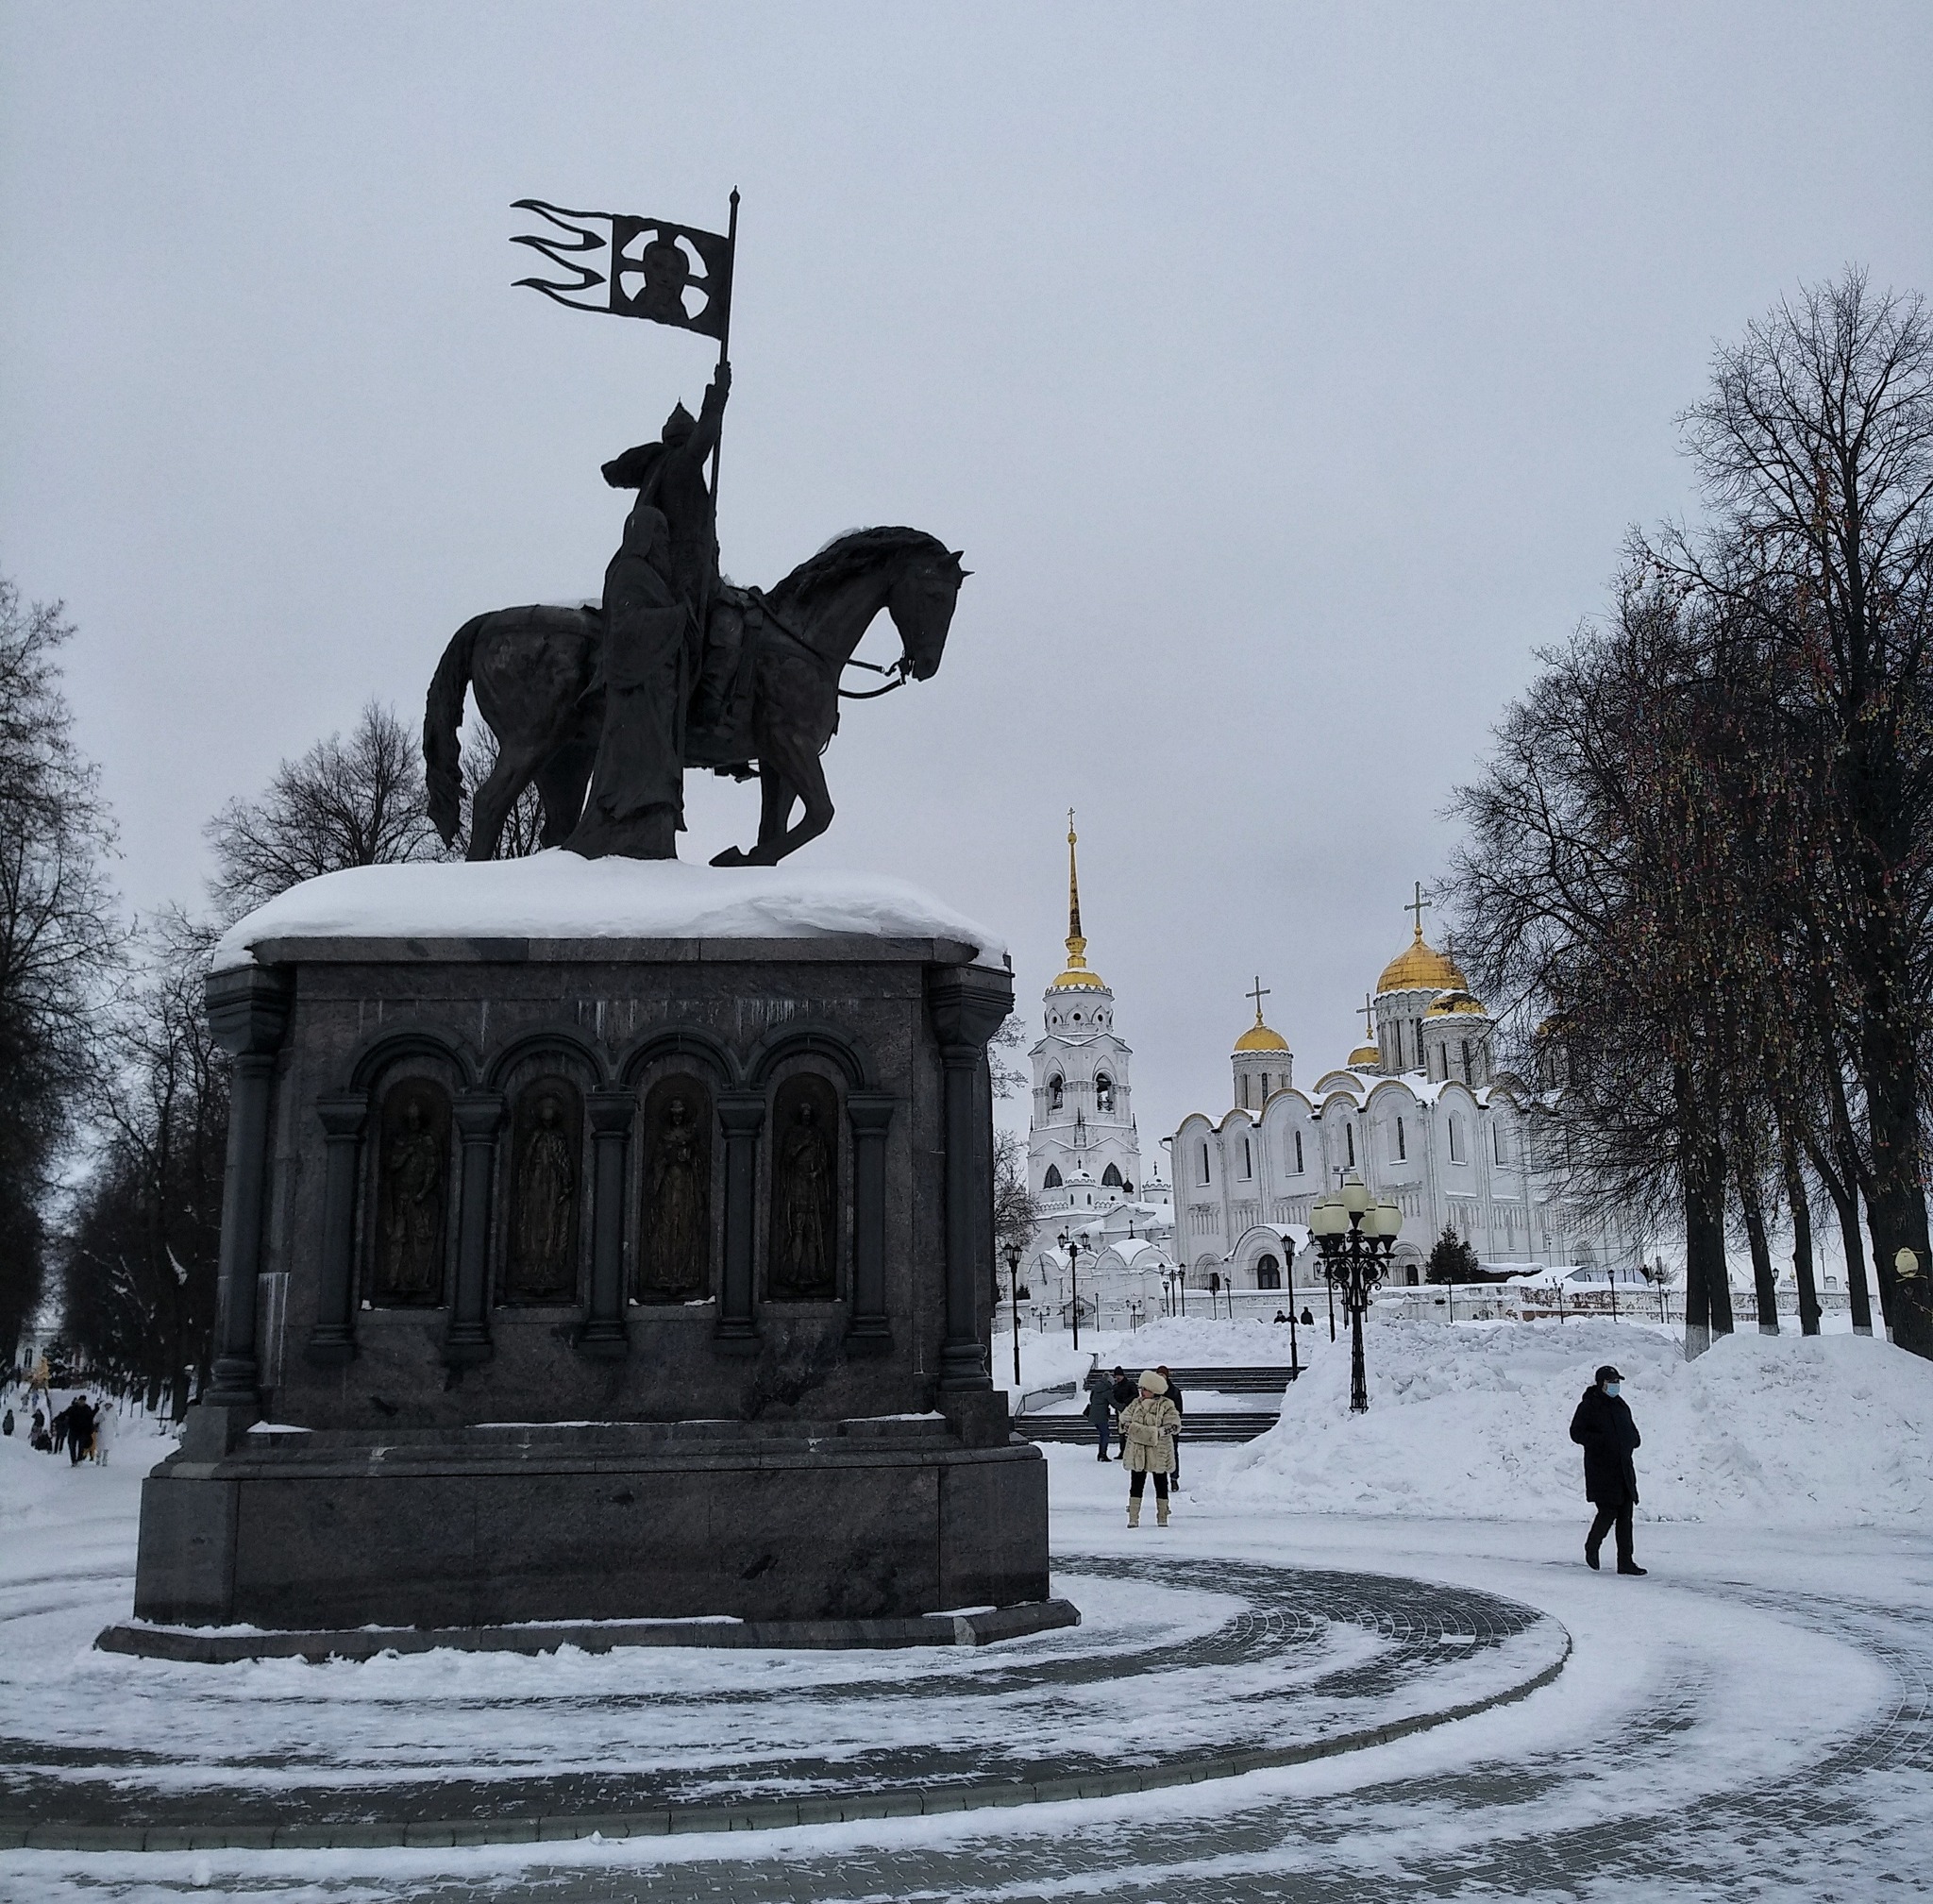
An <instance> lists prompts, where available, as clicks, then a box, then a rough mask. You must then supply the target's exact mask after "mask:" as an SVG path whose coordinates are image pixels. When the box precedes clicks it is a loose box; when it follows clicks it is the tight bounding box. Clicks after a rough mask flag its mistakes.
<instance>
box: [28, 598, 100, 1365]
mask: <svg viewBox="0 0 1933 1904" xmlns="http://www.w3.org/2000/svg"><path fill="white" fill-rule="evenodd" d="M73 632H74V629H73V625H72V624H71V623H70V622H68V621H67V620H66V619H65V617H64V616H63V615H62V613H61V610H60V607H59V604H58V603H53V604H34V605H31V606H29V605H26V604H24V603H23V602H22V601H21V598H20V594H19V591H18V589H17V588H16V587H15V585H14V584H13V583H12V582H11V581H8V580H7V578H6V577H4V576H0V1366H7V1365H9V1364H10V1363H11V1361H12V1359H13V1353H14V1349H15V1346H16V1345H17V1343H18V1341H19V1339H20V1332H21V1330H22V1328H23V1326H24V1325H25V1323H28V1322H29V1321H31V1319H32V1317H33V1315H34V1313H35V1311H36V1309H37V1308H38V1306H39V1304H40V1301H41V1295H42V1286H43V1280H44V1260H45V1259H44V1246H45V1230H44V1221H43V1220H44V1210H45V1204H46V1199H47V1196H48V1194H49V1191H50V1188H51V1177H52V1174H53V1171H54V1169H55V1166H56V1165H57V1163H58V1162H59V1159H60V1157H61V1156H62V1155H63V1154H64V1153H65V1151H66V1150H67V1148H68V1146H69V1143H70V1141H71V1134H72V1131H73V1116H72V1112H73V1108H74V1105H75V1103H76V1098H77V1096H78V1094H79V1093H80V1091H81V1090H82V1089H83V1088H84V1087H85V1084H86V1081H87V1079H88V1076H89V1074H90V1071H91V1068H92V1060H93V1052H94V1044H93V1036H92V1034H93V1029H94V1027H93V1008H94V1005H95V1003H96V1002H97V1000H98V998H99V995H100V991H101V988H102V985H103V981H104V980H105V979H106V977H107V975H108V974H109V972H110V971H111V970H112V969H113V968H114V966H115V963H116V961H117V960H118V958H119V956H120V952H121V947H122V934H121V931H120V928H119V926H118V924H117V922H116V919H115V916H114V906H113V900H112V895H111V893H110V892H109V887H108V884H107V879H106V876H105V873H104V871H103V867H104V862H105V860H106V858H107V856H108V855H109V853H110V852H111V851H112V848H113V840H114V829H113V824H112V821H111V820H110V819H109V816H108V812H107V808H106V806H105V804H104V802H103V801H102V800H101V797H100V787H99V781H98V775H97V771H96V769H95V767H93V766H92V763H90V762H89V761H87V760H86V759H85V758H84V757H83V756H82V755H81V753H80V752H79V750H77V749H76V746H75V744H74V737H73V716H72V715H71V713H70V711H69V709H68V706H67V699H66V695H65V693H64V691H63V689H62V686H61V681H60V668H59V649H60V648H61V645H62V644H63V643H64V642H66V641H67V640H68V639H69V638H70V637H71V636H72V634H73Z"/></svg>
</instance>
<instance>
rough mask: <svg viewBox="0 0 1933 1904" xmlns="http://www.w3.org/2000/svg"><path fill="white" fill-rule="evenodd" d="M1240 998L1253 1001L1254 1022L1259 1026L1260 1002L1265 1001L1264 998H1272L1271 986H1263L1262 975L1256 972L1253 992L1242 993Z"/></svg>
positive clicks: (1260, 1016) (1260, 1018)
mask: <svg viewBox="0 0 1933 1904" xmlns="http://www.w3.org/2000/svg"><path fill="white" fill-rule="evenodd" d="M1242 996H1243V997H1244V998H1248V999H1253V1000H1254V1002H1255V1022H1256V1023H1257V1024H1260V1023H1261V1022H1262V1001H1263V1000H1264V999H1266V998H1269V997H1272V996H1273V987H1271V986H1265V985H1264V984H1263V983H1262V974H1261V973H1260V972H1257V973H1256V974H1255V988H1254V990H1253V991H1248V992H1244V993H1243V994H1242Z"/></svg>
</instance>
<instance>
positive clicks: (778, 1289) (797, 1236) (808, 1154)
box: [767, 1075, 839, 1302]
mask: <svg viewBox="0 0 1933 1904" xmlns="http://www.w3.org/2000/svg"><path fill="white" fill-rule="evenodd" d="M837 1111H838V1099H837V1096H836V1094H835V1093H834V1092H833V1090H832V1086H831V1085H829V1084H828V1083H827V1082H826V1080H825V1079H823V1078H820V1077H815V1076H811V1075H804V1076H799V1077H795V1078H788V1079H787V1080H786V1081H785V1083H784V1084H783V1085H782V1086H781V1087H780V1089H779V1096H778V1103H777V1106H776V1112H777V1115H776V1116H775V1118H774V1120H773V1122H774V1129H773V1155H772V1215H771V1227H770V1232H769V1238H770V1240H769V1245H768V1247H769V1252H770V1254H769V1262H770V1266H771V1267H770V1274H769V1277H768V1279H767V1280H768V1285H769V1289H770V1293H771V1294H772V1295H773V1296H774V1297H777V1298H779V1299H781V1300H790V1301H794V1302H812V1301H827V1300H830V1299H831V1298H832V1297H834V1296H836V1295H837V1294H838V1293H839V1263H838V1236H839V1146H838V1128H837V1125H836V1123H835V1121H834V1120H835V1118H836V1116H837Z"/></svg>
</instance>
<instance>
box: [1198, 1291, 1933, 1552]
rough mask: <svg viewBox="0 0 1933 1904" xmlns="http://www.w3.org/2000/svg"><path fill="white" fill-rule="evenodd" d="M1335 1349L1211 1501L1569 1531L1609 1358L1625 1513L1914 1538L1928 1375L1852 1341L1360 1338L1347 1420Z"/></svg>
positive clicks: (1465, 1332) (1926, 1510) (1491, 1335)
mask: <svg viewBox="0 0 1933 1904" xmlns="http://www.w3.org/2000/svg"><path fill="white" fill-rule="evenodd" d="M1347 1347H1348V1344H1347V1339H1345V1340H1343V1341H1341V1342H1338V1343H1337V1344H1336V1349H1335V1350H1328V1345H1327V1344H1326V1343H1324V1344H1323V1348H1324V1350H1325V1351H1327V1352H1326V1353H1324V1354H1322V1355H1320V1356H1315V1357H1312V1358H1311V1366H1310V1368H1309V1371H1308V1373H1306V1374H1305V1375H1303V1378H1302V1380H1301V1381H1299V1382H1297V1383H1296V1384H1295V1385H1294V1386H1293V1387H1292V1388H1291V1389H1290V1390H1289V1391H1288V1394H1287V1396H1286V1398H1285V1401H1284V1404H1283V1416H1282V1420H1281V1422H1280V1423H1279V1424H1277V1425H1276V1426H1275V1427H1274V1428H1272V1429H1270V1430H1269V1433H1268V1434H1266V1435H1264V1436H1263V1437H1262V1438H1261V1439H1260V1440H1259V1441H1252V1442H1251V1443H1249V1444H1248V1446H1247V1447H1245V1448H1244V1449H1243V1450H1242V1451H1241V1453H1240V1454H1239V1455H1238V1456H1237V1457H1235V1461H1234V1462H1233V1464H1232V1466H1231V1468H1230V1470H1229V1474H1228V1478H1227V1480H1226V1481H1225V1482H1224V1483H1223V1485H1222V1489H1221V1493H1222V1495H1223V1497H1224V1498H1225V1499H1227V1500H1228V1501H1229V1502H1230V1503H1232V1504H1233V1503H1239V1502H1244V1501H1252V1502H1257V1503H1259V1502H1263V1501H1267V1502H1269V1503H1272V1504H1275V1505H1279V1506H1282V1507H1287V1508H1301V1509H1304V1510H1306V1511H1308V1512H1311V1513H1343V1514H1346V1513H1367V1514H1414V1515H1422V1516H1454V1517H1456V1518H1459V1519H1471V1518H1474V1519H1500V1520H1502V1519H1507V1520H1524V1519H1557V1518H1562V1519H1566V1520H1576V1519H1577V1518H1578V1516H1579V1515H1580V1513H1582V1512H1583V1511H1584V1469H1583V1456H1582V1451H1581V1450H1579V1449H1578V1448H1576V1447H1573V1446H1572V1442H1571V1441H1570V1435H1569V1430H1570V1425H1571V1414H1572V1409H1573V1408H1574V1407H1576V1406H1577V1400H1578V1397H1579V1396H1580V1395H1581V1394H1582V1393H1583V1392H1584V1390H1586V1389H1587V1388H1588V1387H1589V1386H1590V1381H1591V1373H1592V1371H1593V1370H1594V1369H1595V1368H1596V1367H1597V1366H1598V1365H1599V1364H1600V1363H1602V1362H1612V1363H1615V1364H1616V1365H1617V1367H1618V1368H1619V1369H1620V1370H1621V1371H1622V1373H1623V1375H1624V1378H1625V1381H1624V1395H1625V1399H1626V1400H1627V1401H1629V1403H1630V1404H1631V1410H1632V1413H1633V1414H1634V1416H1635V1417H1636V1418H1637V1422H1638V1427H1639V1433H1640V1434H1641V1435H1642V1436H1643V1437H1644V1445H1643V1447H1642V1448H1641V1449H1639V1453H1638V1457H1637V1459H1638V1490H1639V1496H1640V1506H1639V1516H1640V1518H1643V1519H1648V1520H1666V1521H1749V1522H1753V1523H1758V1524H1766V1523H1770V1524H1777V1525H1807V1526H1824V1525H1873V1526H1904V1525H1914V1526H1916V1527H1920V1528H1924V1527H1925V1525H1926V1523H1927V1520H1928V1518H1929V1516H1933V1363H1928V1362H1925V1361H1923V1360H1921V1359H1920V1358H1919V1357H1917V1356H1909V1355H1907V1354H1906V1353H1905V1352H1904V1351H1902V1350H1899V1349H1895V1348H1893V1347H1891V1345H1890V1344H1888V1343H1886V1342H1884V1341H1876V1340H1871V1339H1869V1338H1865V1337H1858V1336H1823V1337H1822V1336H1814V1337H1811V1338H1809V1339H1807V1338H1803V1337H1799V1336H1776V1337H1773V1336H1759V1335H1757V1334H1753V1335H1737V1336H1733V1337H1730V1338H1728V1339H1723V1340H1721V1341H1720V1342H1719V1343H1718V1344H1717V1346H1715V1347H1714V1348H1713V1349H1712V1350H1711V1351H1710V1353H1709V1354H1707V1355H1705V1356H1700V1357H1699V1358H1698V1360H1696V1361H1695V1362H1689V1363H1688V1362H1686V1361H1685V1360H1684V1359H1683V1358H1682V1355H1681V1352H1680V1349H1679V1346H1678V1343H1677V1340H1676V1339H1675V1338H1674V1337H1673V1336H1670V1335H1666V1334H1664V1333H1663V1332H1661V1331H1656V1330H1652V1329H1647V1328H1642V1327H1634V1326H1632V1325H1630V1324H1621V1323H1610V1322H1589V1323H1490V1324H1484V1323H1467V1324H1457V1325H1456V1326H1454V1327H1446V1326H1444V1325H1442V1324H1438V1323H1397V1322H1377V1321H1375V1320H1374V1319H1373V1318H1371V1319H1370V1323H1369V1324H1368V1326H1367V1328H1366V1330H1365V1341H1364V1353H1365V1357H1366V1359H1367V1362H1368V1368H1369V1379H1370V1412H1369V1414H1368V1415H1366V1416H1352V1415H1351V1414H1350V1413H1349V1356H1348V1353H1347Z"/></svg>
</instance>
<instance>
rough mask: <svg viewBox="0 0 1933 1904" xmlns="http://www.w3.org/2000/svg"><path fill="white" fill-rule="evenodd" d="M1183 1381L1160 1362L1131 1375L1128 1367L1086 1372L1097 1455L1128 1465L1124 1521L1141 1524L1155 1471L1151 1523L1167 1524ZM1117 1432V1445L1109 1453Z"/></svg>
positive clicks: (1177, 1477)
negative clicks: (1118, 1448) (1115, 1452)
mask: <svg viewBox="0 0 1933 1904" xmlns="http://www.w3.org/2000/svg"><path fill="white" fill-rule="evenodd" d="M1184 1406H1185V1405H1184V1403H1183V1400H1182V1387H1181V1384H1180V1383H1179V1382H1177V1381H1176V1380H1175V1379H1174V1377H1173V1376H1172V1375H1171V1374H1170V1373H1168V1365H1167V1364H1166V1363H1165V1362H1164V1363H1162V1364H1161V1365H1160V1366H1159V1367H1158V1368H1152V1369H1145V1370H1143V1371H1142V1373H1141V1374H1140V1375H1139V1376H1138V1377H1136V1378H1135V1379H1134V1380H1130V1379H1129V1377H1128V1373H1127V1372H1126V1370H1124V1369H1119V1368H1116V1369H1113V1370H1110V1371H1109V1372H1108V1373H1106V1374H1105V1375H1103V1374H1101V1373H1100V1372H1099V1371H1096V1373H1094V1374H1093V1375H1091V1376H1089V1377H1088V1393H1087V1419H1088V1420H1089V1421H1090V1422H1092V1423H1093V1424H1094V1434H1095V1440H1096V1442H1097V1443H1098V1446H1097V1451H1096V1456H1095V1458H1096V1459H1097V1460H1101V1461H1105V1460H1109V1459H1113V1460H1117V1461H1119V1462H1120V1463H1121V1464H1122V1466H1123V1467H1125V1468H1126V1469H1127V1471H1128V1525H1129V1526H1131V1527H1138V1526H1139V1525H1141V1501H1142V1498H1143V1496H1144V1495H1145V1494H1146V1493H1147V1491H1148V1476H1149V1475H1150V1474H1152V1475H1153V1476H1154V1524H1155V1525H1156V1526H1159V1527H1165V1526H1167V1525H1168V1497H1169V1494H1170V1492H1171V1491H1172V1490H1173V1489H1175V1488H1177V1487H1179V1486H1180V1485H1181V1478H1182V1457H1181V1425H1182V1410H1183V1407H1184ZM1117 1433H1118V1435H1119V1438H1120V1444H1121V1451H1120V1453H1119V1454H1118V1455H1114V1456H1110V1455H1109V1454H1108V1441H1109V1440H1110V1438H1111V1437H1112V1436H1114V1435H1115V1434H1117Z"/></svg>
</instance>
